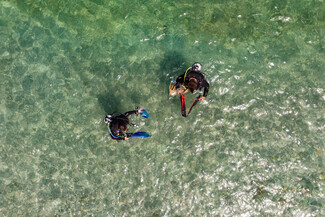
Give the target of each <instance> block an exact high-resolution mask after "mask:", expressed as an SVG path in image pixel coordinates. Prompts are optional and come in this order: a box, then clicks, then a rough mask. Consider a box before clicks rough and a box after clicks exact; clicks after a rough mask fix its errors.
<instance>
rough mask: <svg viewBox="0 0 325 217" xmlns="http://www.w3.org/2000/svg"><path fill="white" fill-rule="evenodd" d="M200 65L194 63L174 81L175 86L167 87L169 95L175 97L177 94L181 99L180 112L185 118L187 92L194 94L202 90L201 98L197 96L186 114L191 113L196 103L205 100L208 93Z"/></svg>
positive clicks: (207, 85)
mask: <svg viewBox="0 0 325 217" xmlns="http://www.w3.org/2000/svg"><path fill="white" fill-rule="evenodd" d="M201 68H202V65H201V64H200V63H194V64H193V65H192V67H189V68H188V69H187V70H186V72H185V73H184V74H183V75H180V76H179V77H178V78H177V79H176V84H175V85H170V86H169V94H170V95H176V93H178V94H179V95H180V99H181V111H182V115H183V116H184V117H186V103H185V96H184V94H185V93H186V92H188V91H191V92H192V93H195V91H196V90H201V89H202V88H204V92H203V96H201V95H199V96H198V97H197V98H196V100H194V102H193V103H192V105H191V108H190V110H189V112H188V114H189V113H190V112H191V110H192V108H193V106H195V105H196V104H197V102H198V101H203V100H205V98H206V96H207V95H208V92H209V83H208V82H207V81H206V80H205V78H204V75H203V74H202V73H201Z"/></svg>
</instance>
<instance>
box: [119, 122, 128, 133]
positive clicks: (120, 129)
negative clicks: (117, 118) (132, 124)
mask: <svg viewBox="0 0 325 217" xmlns="http://www.w3.org/2000/svg"><path fill="white" fill-rule="evenodd" d="M118 129H119V131H121V132H123V133H125V132H126V129H127V128H126V124H120V125H119V126H118Z"/></svg>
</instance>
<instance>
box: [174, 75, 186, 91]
mask: <svg viewBox="0 0 325 217" xmlns="http://www.w3.org/2000/svg"><path fill="white" fill-rule="evenodd" d="M183 83H184V74H183V75H180V76H178V78H177V79H176V84H175V87H176V89H179V88H180V87H181V86H182V85H183Z"/></svg>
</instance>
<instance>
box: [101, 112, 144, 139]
mask: <svg viewBox="0 0 325 217" xmlns="http://www.w3.org/2000/svg"><path fill="white" fill-rule="evenodd" d="M138 113H140V114H141V116H142V117H144V118H148V117H149V114H148V113H147V111H146V110H144V109H143V108H139V109H137V110H133V111H129V112H126V113H124V114H120V115H118V116H115V117H113V116H112V114H109V115H106V116H105V118H104V122H105V124H106V125H107V128H108V131H109V133H110V135H111V137H112V139H114V140H127V139H128V138H130V137H150V135H149V134H148V133H146V132H142V131H138V132H135V133H127V132H126V131H127V127H128V125H129V124H132V123H130V121H129V118H128V116H129V115H132V114H138ZM113 114H114V113H113ZM132 125H134V124H132ZM134 126H135V125H134Z"/></svg>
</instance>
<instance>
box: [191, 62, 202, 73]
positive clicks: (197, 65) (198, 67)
mask: <svg viewBox="0 0 325 217" xmlns="http://www.w3.org/2000/svg"><path fill="white" fill-rule="evenodd" d="M201 69H202V65H201V64H200V63H194V64H193V65H192V70H193V71H194V72H200V71H201Z"/></svg>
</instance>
